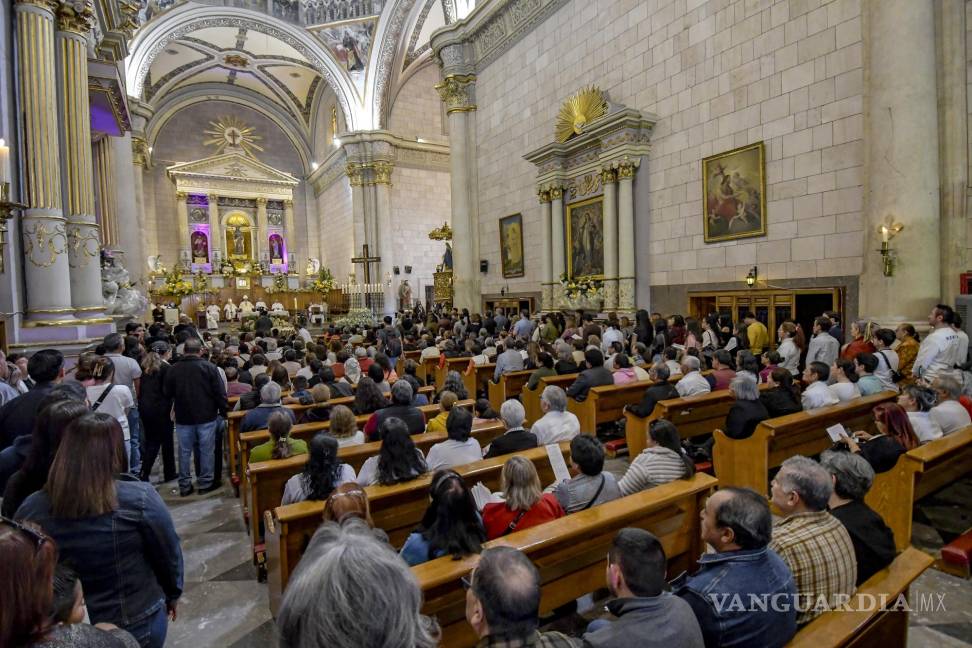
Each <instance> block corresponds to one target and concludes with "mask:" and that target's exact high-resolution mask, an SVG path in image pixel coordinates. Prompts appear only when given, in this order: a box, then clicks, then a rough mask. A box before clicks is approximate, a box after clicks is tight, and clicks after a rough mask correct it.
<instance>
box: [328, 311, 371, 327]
mask: <svg viewBox="0 0 972 648" xmlns="http://www.w3.org/2000/svg"><path fill="white" fill-rule="evenodd" d="M334 324H335V326H338V327H344V326H347V327H351V328H354V327H361V326H374V325H375V318H374V316H372V314H371V309H368V308H352V309H351V310H349V311H348V314H347V315H345V316H344V317H341V318H339V319H337V320H335V322H334Z"/></svg>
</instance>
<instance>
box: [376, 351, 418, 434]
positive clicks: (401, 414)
mask: <svg viewBox="0 0 972 648" xmlns="http://www.w3.org/2000/svg"><path fill="white" fill-rule="evenodd" d="M373 366H374V365H373ZM391 401H392V404H391V405H389V406H388V407H383V408H382V409H380V410H378V411H377V412H375V414H374V417H375V429H374V430H373V431H371V435H370V437H369V439H368V440H369V441H378V440H380V439H381V424H382V423H384V422H385V421H387V420H388V419H390V418H392V417H395V418H397V419H401V420H402V421H403V422H404V423H405V425H406V426H407V427H408V433H409V434H421V433H423V432H425V415H424V414H422V410H420V409H419V408H417V407H415V406H414V405H412V385H410V384H409V382H408V381H407V380H396V381H395V384H393V385H392V386H391ZM367 427H369V428H370V427H371V426H367ZM366 431H368V430H366Z"/></svg>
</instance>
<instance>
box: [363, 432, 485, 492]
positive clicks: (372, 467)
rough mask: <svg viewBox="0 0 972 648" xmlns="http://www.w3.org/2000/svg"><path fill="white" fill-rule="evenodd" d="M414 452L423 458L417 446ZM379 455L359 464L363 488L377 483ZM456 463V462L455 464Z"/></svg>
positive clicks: (478, 458)
mask: <svg viewBox="0 0 972 648" xmlns="http://www.w3.org/2000/svg"><path fill="white" fill-rule="evenodd" d="M359 434H360V433H359ZM415 452H417V453H418V456H420V457H422V459H425V455H423V454H422V451H421V450H419V449H418V448H415ZM380 457H381V455H372V456H370V457H368V458H367V459H366V460H365V462H364V463H363V464H361V472H359V473H358V480H357V481H358V486H361V487H362V488H364V487H365V486H372V485H373V484H377V483H378V459H379V458H380ZM482 458H483V457H482V455H480V456H479V457H477V458H476V459H475V460H474V461H479V460H480V459H482ZM457 465H458V464H457Z"/></svg>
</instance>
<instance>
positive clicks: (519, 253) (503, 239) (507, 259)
mask: <svg viewBox="0 0 972 648" xmlns="http://www.w3.org/2000/svg"><path fill="white" fill-rule="evenodd" d="M499 231H500V260H501V261H502V264H503V277H504V278H505V279H512V278H513V277H522V276H523V275H524V268H523V215H522V214H513V215H512V216H507V217H506V218H501V219H500V226H499Z"/></svg>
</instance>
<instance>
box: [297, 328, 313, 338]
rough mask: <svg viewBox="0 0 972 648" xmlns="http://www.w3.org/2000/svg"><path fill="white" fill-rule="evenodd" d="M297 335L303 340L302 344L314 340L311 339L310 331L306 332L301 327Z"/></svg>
mask: <svg viewBox="0 0 972 648" xmlns="http://www.w3.org/2000/svg"><path fill="white" fill-rule="evenodd" d="M297 335H299V336H300V339H301V340H303V341H304V342H310V341H311V340H313V339H314V338H312V337H311V334H310V331H308V330H307V329H305V328H304V327H303V326H301V327H300V328H299V329H298V330H297Z"/></svg>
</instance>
